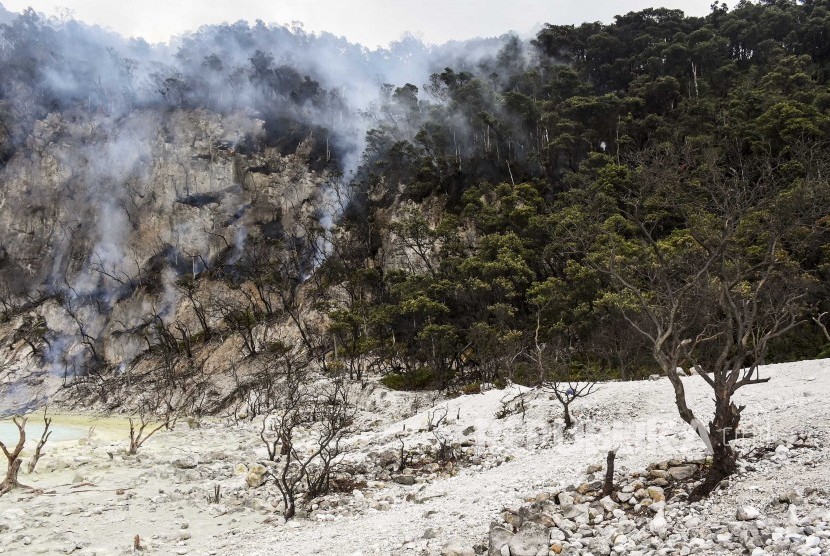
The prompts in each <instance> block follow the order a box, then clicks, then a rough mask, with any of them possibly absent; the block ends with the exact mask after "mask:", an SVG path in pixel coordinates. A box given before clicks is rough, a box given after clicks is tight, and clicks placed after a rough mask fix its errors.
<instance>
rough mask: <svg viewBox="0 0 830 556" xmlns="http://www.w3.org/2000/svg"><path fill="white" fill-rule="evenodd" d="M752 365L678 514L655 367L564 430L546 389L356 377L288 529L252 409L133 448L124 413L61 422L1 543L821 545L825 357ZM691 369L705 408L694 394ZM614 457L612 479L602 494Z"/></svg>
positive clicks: (706, 398) (6, 514)
mask: <svg viewBox="0 0 830 556" xmlns="http://www.w3.org/2000/svg"><path fill="white" fill-rule="evenodd" d="M763 372H764V373H766V374H768V375H769V376H771V377H772V380H771V381H770V382H769V383H767V384H762V385H758V386H752V387H748V388H745V389H743V390H742V391H740V392H739V395H738V397H739V401H740V403H742V404H746V406H747V408H746V410H745V412H744V424H745V426H746V431H745V432H752V433H753V435H754V436H752V438H746V439H742V440H740V441H739V445H740V448H741V450H742V452H743V453H744V456H742V472H741V473H740V474H739V475H737V476H735V477H733V478H732V479H731V480H730V481H729V482H728V484H725V485H723V486H722V488H721V489H719V490H718V491H717V492H716V493H715V494H714V495H713V496H712V497H711V498H710V499H708V500H706V501H704V502H700V503H696V504H691V505H690V504H688V503H687V501H686V500H685V491H686V490H687V489H688V488H689V487H690V486H691V484H693V481H694V480H695V479H696V478H697V477H698V470H699V464H700V463H701V462H702V461H704V458H705V456H706V454H705V453H704V448H703V445H702V443H701V442H700V440H699V439H697V438H696V437H695V435H694V434H693V433H692V431H691V430H690V429H689V428H688V427H687V426H686V425H685V424H684V423H682V422H681V421H680V419H679V418H678V416H677V412H676V409H675V408H674V406H673V405H672V403H671V400H672V395H671V387H670V385H669V384H668V381H667V380H666V379H665V378H663V379H660V380H655V381H644V382H631V383H608V384H603V385H601V387H600V389H599V390H598V391H597V392H596V393H595V394H594V395H592V396H591V397H589V398H586V399H585V400H579V401H578V402H577V404H575V405H576V406H577V410H578V413H579V414H578V416H577V426H576V427H575V429H576V430H575V431H574V432H573V433H572V434H570V433H569V434H564V432H563V430H562V422H561V419H559V417H560V410H559V406H558V405H557V403H556V401H555V400H551V399H550V396H549V395H548V394H545V393H544V392H539V391H526V390H523V389H520V388H517V387H512V388H508V389H506V390H490V391H487V392H484V393H482V394H475V395H465V396H461V397H458V398H454V399H449V400H447V399H436V398H435V397H434V396H431V395H426V394H420V395H415V394H404V393H395V392H389V391H387V390H385V389H383V388H381V387H378V386H369V387H367V388H366V389H364V390H363V392H362V394H361V397H360V405H361V412H360V416H359V419H358V421H357V425H356V427H355V428H356V430H355V432H354V434H353V435H352V436H351V437H350V438H349V442H348V449H349V450H348V453H347V455H346V457H345V459H344V461H343V464H342V466H341V468H340V469H339V471H338V474H337V476H336V479H337V480H336V481H335V487H336V488H337V492H333V493H331V494H329V495H327V496H325V497H322V498H320V499H315V500H312V501H310V502H309V503H308V504H305V505H304V506H303V508H302V509H301V512H300V516H299V517H298V519H295V520H292V521H289V522H288V523H286V522H285V521H284V520H283V519H282V518H281V508H280V497H279V493H278V491H277V489H276V487H275V485H274V484H273V481H271V480H268V479H267V473H265V471H266V470H267V468H268V465H269V464H267V463H263V462H264V460H266V459H267V457H266V451H265V447H264V445H263V444H262V442H261V440H260V439H259V427H260V422H259V421H258V420H257V419H255V420H253V421H240V422H239V423H235V422H232V421H229V420H219V419H215V420H204V421H202V422H201V423H199V426H198V427H196V426H195V425H196V424H195V423H192V425H194V428H191V427H190V426H189V425H188V424H187V423H184V422H182V423H180V424H179V425H178V426H177V427H176V428H175V429H174V430H172V431H160V432H158V433H157V434H156V435H155V436H153V437H152V438H151V439H150V440H149V441H147V443H146V444H145V445H144V446H142V448H141V449H140V450H139V452H138V455H136V456H128V455H126V453H125V448H126V446H127V444H128V442H127V428H126V419H123V418H115V417H110V418H95V417H93V416H73V417H72V418H71V419H69V418H67V417H63V416H58V417H57V418H56V421H55V423H56V425H58V424H61V423H63V424H64V425H65V426H72V427H75V428H76V430H81V431H82V433H83V434H81V435H80V436H82V438H80V439H77V438H76V439H74V440H67V441H63V442H55V443H51V444H48V445H47V449H46V455H44V457H43V458H42V459H41V461H40V463H39V464H38V467H37V469H36V471H35V473H33V474H32V475H26V474H25V473H23V474H21V480H22V481H23V482H25V483H28V484H31V485H33V486H36V487H38V488H39V489H40V490H38V491H26V490H18V491H15V492H13V493H11V494H9V495H6V496H4V497H2V498H0V551H3V552H5V553H8V554H78V555H91V554H97V555H106V554H126V553H132V552H134V550H135V549H134V545H135V542H136V540H135V539H136V535H138V537H139V541H138V542H139V545H140V547H141V552H142V553H146V554H194V555H198V554H203V555H204V554H216V555H225V554H245V555H255V554H262V555H265V554H338V555H342V554H363V555H370V554H407V555H409V554H411V555H419V554H436V555H437V554H444V555H453V554H455V555H459V554H463V555H467V554H474V553H488V552H489V553H490V554H496V555H502V554H510V555H512V556H519V555H525V554H533V555H536V554H551V553H552V554H557V553H561V554H588V553H590V554H594V555H599V554H610V553H615V554H632V555H633V554H641V555H645V554H676V555H685V554H692V553H696V554H755V555H756V556H757V555H760V554H786V553H795V554H821V553H823V552H822V551H824V552H825V553H828V552H830V544H828V542H830V525H828V523H830V515H828V511H830V501H828V493H827V492H826V491H825V490H824V489H825V488H830V487H826V486H825V485H827V484H828V479H830V461H829V460H828V457H830V449H828V448H827V445H826V440H827V438H828V433H830V431H828V428H829V427H830V420H829V419H828V413H830V410H829V409H827V407H826V403H825V402H826V400H827V398H828V395H830V361H828V360H823V361H813V362H804V363H796V364H787V365H776V366H769V367H767V368H765V369H764V371H763ZM684 380H685V381H686V386H687V391H688V394H689V396H690V399H691V401H692V404H693V406H694V407H696V408H701V409H700V411H701V413H700V414H699V416H700V417H703V418H707V415H706V413H705V410H704V409H703V408H705V407H709V406H710V405H711V400H710V398H711V396H710V394H709V392H708V391H707V387H706V385H705V384H704V383H703V381H702V380H700V379H699V378H696V377H688V378H686V379H684ZM36 419H37V417H36V416H32V422H35V421H36ZM438 421H440V423H439V424H438V425H437V426H436V427H434V428H433V427H431V426H430V425H431V424H432V425H435V424H436V422H438ZM92 424H94V425H95V429H94V430H92V431H91V432H89V431H88V430H87V427H89V426H91V425H92ZM430 428H433V430H429V429H430ZM402 445H403V453H404V454H405V457H406V461H405V462H404V465H403V468H401V465H400V455H401V446H402ZM442 445H444V446H448V447H449V449H451V451H452V454H451V456H452V457H451V458H450V461H444V460H445V459H446V458H442V457H441V456H442V454H441V453H440V452H441V450H440V447H441V446H442ZM612 448H617V449H618V451H617V460H616V461H617V476H616V483H617V485H618V490H617V492H616V493H615V494H614V495H613V496H612V497H610V498H608V499H602V498H601V497H598V496H596V494H595V489H596V488H597V486H598V485H597V483H596V481H597V480H598V479H600V478H601V477H602V465H603V464H604V462H605V455H606V453H607V451H608V450H609V449H612ZM444 456H446V454H444ZM24 467H25V466H24ZM217 488H218V492H219V498H218V500H217V499H216V496H215V495H216V492H217V490H216V489H217ZM598 498H599V499H598Z"/></svg>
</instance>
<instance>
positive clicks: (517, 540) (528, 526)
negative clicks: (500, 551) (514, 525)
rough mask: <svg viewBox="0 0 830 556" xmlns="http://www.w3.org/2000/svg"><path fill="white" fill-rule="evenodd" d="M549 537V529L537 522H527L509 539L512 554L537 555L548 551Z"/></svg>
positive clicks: (514, 555) (520, 555) (516, 555)
mask: <svg viewBox="0 0 830 556" xmlns="http://www.w3.org/2000/svg"><path fill="white" fill-rule="evenodd" d="M548 539H549V535H548V531H547V529H545V528H544V527H542V526H541V525H539V524H537V523H533V522H527V523H525V524H524V525H522V528H521V529H519V531H518V533H516V534H515V535H513V538H511V539H510V540H509V541H508V543H507V545H508V546H509V547H510V556H536V555H537V554H539V552H540V551H543V550H544V551H547V549H548ZM543 554H544V552H543Z"/></svg>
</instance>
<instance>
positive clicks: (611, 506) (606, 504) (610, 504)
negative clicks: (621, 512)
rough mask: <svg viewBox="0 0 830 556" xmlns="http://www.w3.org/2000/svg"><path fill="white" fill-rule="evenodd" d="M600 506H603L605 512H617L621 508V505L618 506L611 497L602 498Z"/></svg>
mask: <svg viewBox="0 0 830 556" xmlns="http://www.w3.org/2000/svg"><path fill="white" fill-rule="evenodd" d="M599 504H600V506H602V509H603V510H605V511H606V512H613V511H614V510H616V509H617V508H619V507H620V505H619V504H617V503H616V502H614V501H613V500H612V499H611V497H610V496H606V497H604V498H602V499H601V500H600V501H599Z"/></svg>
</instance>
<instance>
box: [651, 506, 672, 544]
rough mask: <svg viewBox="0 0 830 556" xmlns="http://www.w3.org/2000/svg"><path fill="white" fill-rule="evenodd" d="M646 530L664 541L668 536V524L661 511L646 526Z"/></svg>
mask: <svg viewBox="0 0 830 556" xmlns="http://www.w3.org/2000/svg"><path fill="white" fill-rule="evenodd" d="M648 529H649V531H651V532H652V533H654V534H655V535H657V536H658V537H660V538H661V539H665V538H666V536H668V534H669V522H668V521H666V516H665V515H664V514H663V510H660V511H659V512H657V515H655V516H654V517H653V518H652V519H651V521H650V522H649V524H648Z"/></svg>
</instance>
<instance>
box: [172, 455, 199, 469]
mask: <svg viewBox="0 0 830 556" xmlns="http://www.w3.org/2000/svg"><path fill="white" fill-rule="evenodd" d="M198 463H199V462H198V461H197V460H196V458H195V457H193V456H184V457H181V458H176V459H174V460H173V462H172V463H171V464H170V465H172V466H173V467H175V468H176V469H194V468H195V467H196V465H197V464H198Z"/></svg>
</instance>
